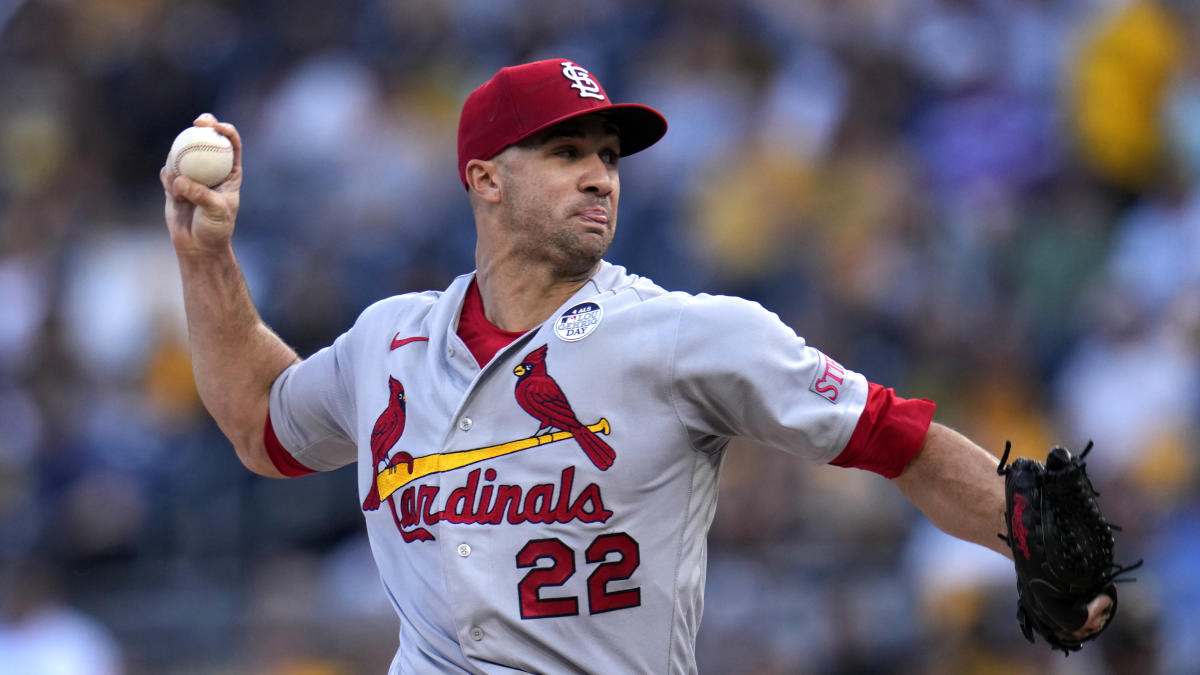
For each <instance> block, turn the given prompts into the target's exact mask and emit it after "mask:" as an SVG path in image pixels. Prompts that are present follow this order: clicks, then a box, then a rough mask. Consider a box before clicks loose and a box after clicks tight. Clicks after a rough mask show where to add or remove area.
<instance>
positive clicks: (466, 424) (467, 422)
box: [458, 417, 474, 431]
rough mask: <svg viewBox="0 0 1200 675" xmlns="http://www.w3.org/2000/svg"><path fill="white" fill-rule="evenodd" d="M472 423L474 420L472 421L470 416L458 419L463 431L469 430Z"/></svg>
mask: <svg viewBox="0 0 1200 675" xmlns="http://www.w3.org/2000/svg"><path fill="white" fill-rule="evenodd" d="M472 424H474V422H472V421H471V418H470V417H464V418H462V419H461V420H459V421H458V428H459V429H462V430H463V431H467V430H469V429H470V428H471V425H472Z"/></svg>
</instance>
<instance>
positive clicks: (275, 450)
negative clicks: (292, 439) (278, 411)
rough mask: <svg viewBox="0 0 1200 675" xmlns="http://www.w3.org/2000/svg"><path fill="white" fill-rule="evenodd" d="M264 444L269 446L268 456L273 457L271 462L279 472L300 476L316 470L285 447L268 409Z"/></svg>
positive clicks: (290, 476) (293, 476) (289, 476)
mask: <svg viewBox="0 0 1200 675" xmlns="http://www.w3.org/2000/svg"><path fill="white" fill-rule="evenodd" d="M263 445H265V446H266V447H267V457H270V458H271V463H272V464H274V465H275V468H276V469H278V470H279V473H281V474H283V475H284V476H287V477H288V478H299V477H300V476H307V475H308V474H310V473H316V471H314V470H312V469H310V468H308V467H307V466H304V465H303V464H301V463H300V462H299V461H298V460H297V459H296V458H295V457H292V453H290V452H288V451H287V448H285V447H283V444H282V443H280V442H279V437H278V436H276V435H275V427H274V426H272V425H271V412H270V411H269V410H268V411H267V423H266V425H265V426H264V427H263Z"/></svg>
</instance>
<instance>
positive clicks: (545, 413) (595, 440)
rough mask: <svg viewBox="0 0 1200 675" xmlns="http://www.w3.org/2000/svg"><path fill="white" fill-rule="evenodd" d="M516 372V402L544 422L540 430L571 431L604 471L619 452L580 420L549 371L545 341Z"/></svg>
mask: <svg viewBox="0 0 1200 675" xmlns="http://www.w3.org/2000/svg"><path fill="white" fill-rule="evenodd" d="M513 374H514V375H516V376H517V389H516V396H517V404H518V405H520V406H521V409H522V410H524V411H525V412H527V413H529V414H530V415H531V416H533V418H534V419H536V420H537V421H538V424H539V425H541V426H539V427H538V433H539V434H540V433H541V432H542V431H543V430H548V429H550V428H552V427H553V428H555V429H559V430H560V431H566V432H570V433H571V435H572V436H574V438H575V440H576V441H578V442H579V447H580V448H582V449H583V452H584V453H585V454H586V455H587V456H588V459H590V460H592V463H593V464H595V465H596V468H598V469H600V470H601V471H605V470H607V469H608V467H610V466H612V465H613V460H614V459H616V457H617V453H615V452H613V449H612V448H611V447H609V445H608V443H605V442H604V441H602V440H600V437H599V436H597V435H596V433H595V432H593V431H592V430H591V429H589V428H587V427H586V426H585V425H583V424H582V423H581V422H580V421H579V418H578V417H576V416H575V411H574V410H572V409H571V404H570V403H568V402H567V396H566V394H563V391H562V388H560V387H559V386H558V383H557V382H555V381H554V378H552V377H550V373H548V372H546V345H542V346H541V347H538V348H537V349H535V350H533V351H532V352H529V354H527V355H526V356H525V358H524V359H522V360H521V364H520V365H518V366H517V367H516V368H513Z"/></svg>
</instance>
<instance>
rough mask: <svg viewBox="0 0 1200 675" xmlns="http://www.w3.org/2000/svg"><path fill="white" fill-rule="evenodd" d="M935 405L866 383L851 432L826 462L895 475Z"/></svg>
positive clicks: (930, 419) (908, 457)
mask: <svg viewBox="0 0 1200 675" xmlns="http://www.w3.org/2000/svg"><path fill="white" fill-rule="evenodd" d="M935 408H936V405H935V404H934V403H933V401H928V400H925V399H906V398H901V397H899V396H897V395H896V392H895V391H894V390H892V389H885V388H883V387H881V386H879V385H878V384H875V383H873V382H870V383H868V384H867V403H866V406H865V407H864V408H863V412H862V415H861V416H860V417H859V418H858V424H857V426H855V427H854V433H853V434H852V435H851V436H850V441H849V442H848V443H846V449H845V450H843V451H842V453H841V454H840V455H838V456H837V457H835V458H834V459H833V461H831V462H830V464H833V465H834V466H842V467H853V468H855V469H863V470H865V471H872V472H874V473H877V474H879V475H881V476H884V477H885V478H895V477H896V476H899V475H900V473H901V472H902V471H904V467H906V466H908V463H909V462H911V461H912V459H913V457H916V455H917V452H918V451H920V449H921V446H922V445H923V444H924V442H925V434H926V433H927V432H928V431H929V425H930V424H932V423H933V411H934V409H935Z"/></svg>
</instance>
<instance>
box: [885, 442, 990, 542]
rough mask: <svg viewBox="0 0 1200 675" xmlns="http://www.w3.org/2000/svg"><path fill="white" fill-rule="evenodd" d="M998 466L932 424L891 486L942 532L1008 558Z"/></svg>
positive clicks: (978, 449) (980, 451)
mask: <svg viewBox="0 0 1200 675" xmlns="http://www.w3.org/2000/svg"><path fill="white" fill-rule="evenodd" d="M999 464H1000V462H999V460H998V459H997V458H996V457H995V456H993V455H992V454H991V453H989V452H988V451H987V450H984V449H983V448H981V447H979V446H978V445H976V444H975V443H973V442H972V441H971V440H970V439H968V438H967V437H966V436H963V435H962V434H960V433H958V432H957V431H954V430H953V429H950V428H949V427H946V426H943V425H941V424H938V423H936V422H935V423H933V424H931V425H930V426H929V432H928V433H927V434H926V436H925V443H924V444H923V445H922V446H921V450H920V452H918V453H917V456H916V457H914V458H913V460H912V461H911V462H909V464H908V466H907V467H905V469H904V471H903V473H901V474H900V475H899V476H897V477H896V478H894V479H892V482H894V483H895V484H896V487H898V488H900V492H902V493H903V494H904V496H905V497H907V498H908V500H909V501H910V502H912V503H913V504H914V505H915V506H916V507H917V508H918V509H920V510H921V512H922V513H924V514H925V517H927V518H929V520H930V521H931V522H932V523H933V524H934V525H937V526H938V528H940V529H941V530H942V531H943V532H945V533H947V534H950V535H953V536H955V537H958V538H959V539H964V540H966V541H970V542H974V543H976V544H979V545H981V546H985V547H987V548H990V549H992V550H993V551H996V552H997V553H1000V554H1001V555H1004V556H1006V557H1008V558H1010V559H1011V558H1012V553H1011V552H1010V551H1009V549H1008V545H1007V544H1005V543H1004V542H1003V541H1002V540H1001V539H1000V538H999V537H998V536H996V535H999V534H1004V533H1006V532H1007V531H1008V529H1007V526H1006V524H1005V522H1004V477H1002V476H1000V475H998V474H997V473H996V467H998V466H999Z"/></svg>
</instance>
